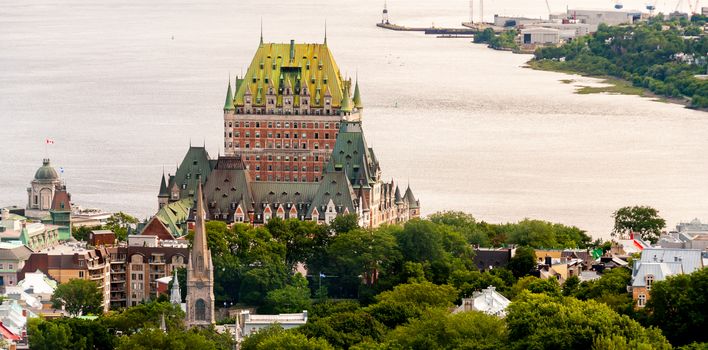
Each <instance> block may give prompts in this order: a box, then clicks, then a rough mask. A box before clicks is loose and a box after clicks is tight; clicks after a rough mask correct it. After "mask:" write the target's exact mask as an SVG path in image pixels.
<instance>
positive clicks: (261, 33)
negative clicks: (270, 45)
mask: <svg viewBox="0 0 708 350" xmlns="http://www.w3.org/2000/svg"><path fill="white" fill-rule="evenodd" d="M261 45H263V17H261Z"/></svg>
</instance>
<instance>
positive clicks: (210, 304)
mask: <svg viewBox="0 0 708 350" xmlns="http://www.w3.org/2000/svg"><path fill="white" fill-rule="evenodd" d="M196 197H197V198H196V208H195V209H196V213H195V227H194V241H193V243H192V250H191V251H190V253H189V264H188V266H187V326H188V327H194V326H208V325H210V324H214V322H215V320H214V266H213V265H212V262H211V251H210V250H209V247H208V246H207V236H206V235H207V233H206V227H205V225H204V221H205V217H206V211H205V210H204V199H203V198H204V194H203V193H202V185H201V183H200V184H199V185H198V186H197V194H196Z"/></svg>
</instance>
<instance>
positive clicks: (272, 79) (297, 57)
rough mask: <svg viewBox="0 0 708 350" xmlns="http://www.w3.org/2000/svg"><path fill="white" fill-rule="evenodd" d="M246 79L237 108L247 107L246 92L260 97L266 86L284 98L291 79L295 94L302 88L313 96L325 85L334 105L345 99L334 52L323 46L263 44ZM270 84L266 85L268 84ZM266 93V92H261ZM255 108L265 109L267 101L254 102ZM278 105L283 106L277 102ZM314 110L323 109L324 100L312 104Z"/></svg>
mask: <svg viewBox="0 0 708 350" xmlns="http://www.w3.org/2000/svg"><path fill="white" fill-rule="evenodd" d="M244 77H245V80H244V82H243V83H242V84H240V85H239V86H238V88H237V89H236V92H235V96H234V101H235V102H234V103H235V105H236V106H243V105H244V95H245V94H246V91H250V93H251V94H255V92H256V91H258V93H259V94H260V93H261V91H259V90H260V89H259V88H260V87H261V86H262V85H263V84H268V85H272V86H273V89H274V91H275V93H276V94H277V95H282V93H283V91H284V87H285V82H286V81H287V80H288V79H289V80H290V82H291V83H292V85H293V90H294V94H295V95H298V94H300V92H301V91H302V88H303V87H305V86H306V87H307V89H308V90H309V91H310V92H311V93H312V91H316V90H317V87H318V86H326V87H327V88H329V91H330V93H331V95H332V106H333V107H339V106H340V103H341V101H342V97H343V90H344V85H345V83H346V82H345V81H344V80H343V79H342V77H341V74H340V71H339V67H338V66H337V63H336V62H335V61H334V57H333V56H332V53H331V52H330V51H329V48H327V45H323V44H295V43H287V44H272V43H268V44H262V45H259V47H258V50H256V53H255V55H254V56H253V60H252V61H251V65H250V66H249V67H248V70H247V71H246V74H245V75H244ZM266 81H267V82H266ZM262 91H263V93H265V92H266V91H267V90H262ZM252 102H253V105H255V106H264V105H265V103H266V99H263V98H261V99H260V100H259V99H258V98H257V99H256V100H254V101H252ZM277 105H278V106H282V102H281V99H278V103H277ZM310 105H311V106H313V107H322V106H324V101H323V100H322V99H316V100H315V101H312V103H311V104H310Z"/></svg>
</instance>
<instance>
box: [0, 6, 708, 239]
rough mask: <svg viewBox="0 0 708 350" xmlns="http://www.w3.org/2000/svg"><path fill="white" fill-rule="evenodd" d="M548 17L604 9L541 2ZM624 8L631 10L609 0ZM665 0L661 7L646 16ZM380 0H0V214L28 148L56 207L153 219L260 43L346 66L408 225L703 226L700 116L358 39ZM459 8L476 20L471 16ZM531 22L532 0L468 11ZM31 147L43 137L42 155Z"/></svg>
mask: <svg viewBox="0 0 708 350" xmlns="http://www.w3.org/2000/svg"><path fill="white" fill-rule="evenodd" d="M549 4H550V6H551V7H552V11H562V10H564V9H565V7H566V5H567V6H570V7H571V8H573V7H583V8H588V7H595V8H597V7H600V8H607V9H609V8H611V6H612V4H613V3H612V2H611V1H607V2H606V3H605V2H604V1H601V2H597V1H594V0H575V1H570V3H567V2H560V1H557V0H549ZM624 4H625V8H632V7H633V8H641V7H643V6H644V3H643V2H641V1H633V2H632V1H625V2H624ZM388 5H389V10H390V12H391V20H392V21H393V22H395V23H398V24H403V25H429V24H431V23H435V25H438V26H443V25H456V24H458V23H459V22H461V21H463V20H467V18H468V17H469V7H468V6H469V2H468V1H464V0H463V1H458V0H455V1H427V2H424V1H420V0H414V1H411V0H390V1H388ZM662 6H665V7H664V8H669V7H673V6H674V4H668V3H665V4H662V3H661V1H660V2H659V7H662ZM381 7H382V4H381V2H380V1H339V0H338V1H331V0H330V1H324V0H314V1H304V0H288V1H262V0H261V1H255V0H239V1H214V0H200V1H166V0H151V1H143V0H104V1H89V0H84V1H52V0H36V1H25V0H21V1H20V0H5V1H3V5H2V6H1V7H0V149H1V150H2V151H1V152H0V169H2V177H0V205H13V204H14V205H21V206H22V205H25V204H26V191H25V189H26V187H27V186H28V185H29V181H30V180H31V179H32V177H33V175H34V171H35V170H36V168H37V167H39V166H40V165H41V160H42V158H44V157H45V156H46V155H47V154H48V155H49V156H50V157H51V159H52V162H53V164H54V165H55V166H57V167H63V168H64V174H63V177H64V179H65V181H66V182H67V185H68V187H69V191H70V192H71V193H72V195H73V196H72V199H73V201H74V202H76V203H78V204H80V205H82V206H86V207H100V208H102V209H105V210H110V211H118V210H122V211H126V212H128V213H131V214H133V215H136V216H139V217H141V218H143V217H147V216H149V215H150V214H152V213H154V211H155V210H156V207H157V199H156V196H157V192H158V189H159V181H160V175H161V173H162V171H163V167H164V168H165V171H166V172H170V171H174V167H175V164H176V163H177V162H179V161H180V160H181V158H182V157H183V155H184V152H185V151H186V149H187V147H188V145H189V143H190V142H191V143H193V144H200V145H201V144H206V146H207V148H208V150H209V152H210V153H211V154H212V155H215V154H217V153H218V152H219V146H220V144H221V142H222V136H221V135H222V134H221V132H222V131H221V121H222V117H223V115H222V111H221V107H222V106H223V101H224V95H225V88H226V82H227V80H228V78H229V74H231V75H232V76H233V75H235V74H239V73H240V71H241V70H242V69H244V68H245V67H246V66H247V65H248V64H249V63H250V59H251V56H252V54H253V53H254V51H255V50H256V47H257V44H258V36H259V22H260V19H261V17H262V18H263V24H264V36H265V40H266V41H274V42H288V41H289V40H290V39H295V40H296V41H297V42H321V41H322V40H323V35H324V34H323V32H324V21H325V19H326V20H327V23H328V28H327V31H328V44H329V46H330V48H331V50H332V51H333V53H334V55H335V58H336V60H337V62H338V64H339V67H340V68H341V69H342V72H343V73H345V74H348V75H350V76H354V75H355V74H357V72H358V75H359V79H360V84H361V88H362V95H363V100H364V104H365V114H364V118H365V122H364V127H365V131H366V136H367V140H368V141H369V143H370V144H371V145H373V147H374V148H375V151H376V153H377V156H378V158H379V160H380V162H381V165H382V168H383V172H384V176H385V177H386V178H391V177H393V178H396V179H398V181H399V183H401V184H402V185H403V186H405V184H406V183H408V182H410V184H411V186H412V188H413V189H414V192H415V194H416V196H418V197H419V198H420V200H421V203H422V206H423V214H430V213H433V212H436V211H440V210H462V211H466V212H469V213H472V214H474V215H475V217H477V218H479V219H483V220H487V221H491V222H506V221H515V220H520V219H523V218H525V217H531V218H540V219H545V220H551V221H555V222H561V223H565V224H571V225H576V226H578V227H580V228H583V229H585V230H588V232H589V233H591V234H592V235H593V236H596V237H607V236H608V233H609V231H610V229H611V227H612V219H611V214H612V212H613V211H614V210H615V209H617V208H618V207H621V206H624V205H634V204H645V205H651V206H654V207H656V208H657V209H659V210H660V213H661V214H662V215H663V216H664V217H665V218H666V219H667V223H668V224H669V225H670V226H673V225H675V224H676V223H677V222H678V221H685V220H690V219H692V218H694V217H699V218H702V219H704V221H708V137H707V135H706V134H707V131H708V114H706V113H702V112H696V111H691V110H688V109H685V108H682V107H681V106H677V105H673V104H665V103H660V102H654V101H651V100H649V99H646V98H640V97H636V96H616V95H612V96H611V95H577V94H574V93H573V91H574V89H575V87H574V86H573V84H563V83H561V82H560V80H562V79H576V80H578V81H580V82H581V83H585V84H593V83H596V82H597V81H596V80H594V79H588V78H579V77H572V76H568V75H565V74H559V73H548V72H538V71H532V70H530V69H527V68H523V65H524V62H525V61H527V60H528V59H529V58H530V56H526V55H514V54H511V53H508V52H498V51H494V50H490V49H487V48H485V47H484V46H481V45H473V44H470V43H469V40H468V39H437V38H434V37H426V36H424V35H422V34H419V33H399V32H391V31H385V30H381V29H378V28H376V27H375V26H374V23H376V22H377V21H379V20H380V13H381ZM476 11H478V10H476ZM494 13H500V14H507V15H527V16H534V17H538V16H543V15H546V14H547V10H546V5H545V2H543V1H526V0H524V1H521V0H504V1H503V0H498V1H494V2H492V1H487V3H485V14H486V16H485V17H486V18H487V19H488V20H491V16H492V15H493V14H494ZM46 138H51V139H53V140H54V141H55V143H54V144H53V145H49V146H48V147H45V144H44V140H45V139H46Z"/></svg>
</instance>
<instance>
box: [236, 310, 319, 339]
mask: <svg viewBox="0 0 708 350" xmlns="http://www.w3.org/2000/svg"><path fill="white" fill-rule="evenodd" d="M276 323H277V324H278V325H279V326H281V327H283V329H292V328H297V327H300V326H302V325H304V324H305V323H307V310H305V311H303V312H302V313H294V314H278V315H256V314H251V313H250V312H249V311H243V312H241V315H240V317H239V326H240V328H241V333H240V334H242V335H243V336H244V337H247V336H249V335H251V334H254V333H257V332H258V331H260V330H262V329H264V328H268V327H270V326H272V325H274V324H276Z"/></svg>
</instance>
